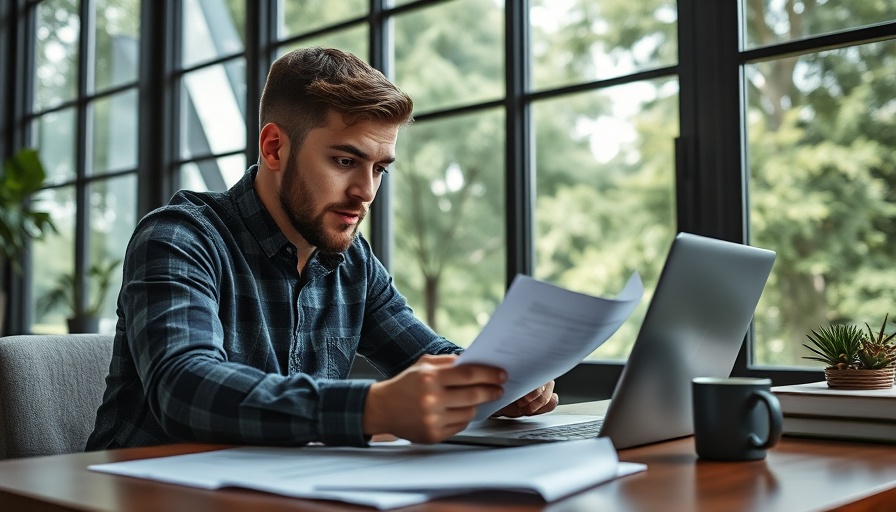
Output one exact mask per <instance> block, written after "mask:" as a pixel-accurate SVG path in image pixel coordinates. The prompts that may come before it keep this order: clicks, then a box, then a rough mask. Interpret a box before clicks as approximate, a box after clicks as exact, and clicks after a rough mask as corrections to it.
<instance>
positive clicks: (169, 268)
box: [87, 168, 460, 450]
mask: <svg viewBox="0 0 896 512" xmlns="http://www.w3.org/2000/svg"><path fill="white" fill-rule="evenodd" d="M256 172H257V169H255V168H252V169H250V170H249V171H248V172H247V173H246V174H245V176H244V177H243V178H242V179H241V180H240V181H239V182H238V183H237V184H236V185H234V186H233V187H232V188H231V189H230V190H229V191H227V192H225V193H195V192H187V191H181V192H178V193H177V194H176V195H175V196H174V197H173V199H172V200H171V202H170V203H169V204H168V205H167V206H165V207H162V208H160V209H158V210H155V211H153V212H152V213H150V214H149V215H147V216H146V217H145V218H143V219H142V220H141V221H140V223H139V224H138V226H137V229H136V230H135V233H134V235H133V237H132V238H131V241H130V243H129V245H128V248H127V252H126V256H125V261H124V269H123V271H124V276H123V280H122V282H123V285H122V288H121V292H120V294H119V297H118V322H117V326H116V332H115V344H114V350H113V354H112V360H111V363H110V366H109V375H108V377H107V378H106V391H105V394H104V397H103V403H102V405H101V406H100V407H99V409H98V411H97V417H96V426H95V428H94V431H93V433H92V434H91V436H90V439H89V440H88V442H87V449H88V450H97V449H105V448H116V447H127V446H143V445H153V444H164V443H171V442H177V441H202V442H223V443H239V444H269V445H271V444H277V445H298V444H305V443H308V442H312V441H319V442H323V443H326V444H330V445H355V446H363V445H366V444H367V441H368V439H367V438H366V437H365V436H364V433H363V430H362V416H363V411H364V400H365V398H366V396H367V392H368V390H369V388H370V385H371V384H372V382H373V381H369V380H349V379H346V377H347V376H348V374H349V370H350V369H351V365H352V361H353V358H354V356H355V353H356V352H357V353H359V354H361V355H363V356H365V357H366V358H367V359H368V360H369V361H370V362H371V363H372V364H373V366H374V367H376V368H377V369H378V370H379V371H380V372H381V373H382V374H383V375H384V376H385V377H391V376H394V375H396V374H398V373H399V372H401V371H402V370H403V369H405V368H407V367H408V366H410V365H411V364H412V363H414V362H415V361H416V360H417V359H418V358H419V357H420V356H422V355H424V354H427V353H431V354H439V353H456V352H458V351H459V350H460V349H459V348H458V347H457V346H455V345H453V344H452V343H450V342H448V341H447V340H445V339H444V338H441V337H439V336H438V335H436V334H435V333H434V332H432V330H430V329H429V328H428V327H426V326H425V325H424V324H423V323H422V322H420V321H419V320H418V319H416V318H415V317H414V315H413V312H412V311H411V309H410V308H409V307H408V306H407V303H406V301H405V299H404V297H402V296H401V294H400V293H399V292H398V291H397V290H396V289H395V287H394V285H393V283H392V278H391V277H390V276H389V274H388V273H387V271H386V270H385V268H384V267H383V266H382V264H381V263H380V262H379V261H378V260H377V259H376V257H375V256H374V255H373V253H372V252H371V250H370V246H369V245H368V244H367V242H366V241H365V240H364V239H363V238H362V237H361V236H358V238H357V239H356V240H355V241H354V243H353V244H352V245H351V247H350V248H349V249H348V250H346V251H345V252H344V253H340V254H332V253H321V252H317V253H315V255H314V256H313V257H312V258H311V259H310V260H309V261H308V263H307V265H306V266H305V269H304V272H303V273H302V275H301V276H299V273H298V272H297V270H296V265H297V262H298V260H297V257H296V251H295V248H294V247H293V246H292V244H290V243H289V242H288V241H287V239H286V237H285V236H284V235H283V234H282V233H281V232H280V230H279V229H278V227H277V225H276V224H275V223H274V220H273V219H272V218H271V216H270V214H269V213H268V212H267V210H265V208H264V206H263V205H262V203H261V201H260V199H259V197H258V195H257V194H256V193H255V191H254V189H253V186H252V185H253V182H254V178H255V175H256Z"/></svg>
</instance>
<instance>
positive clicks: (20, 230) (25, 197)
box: [0, 148, 56, 272]
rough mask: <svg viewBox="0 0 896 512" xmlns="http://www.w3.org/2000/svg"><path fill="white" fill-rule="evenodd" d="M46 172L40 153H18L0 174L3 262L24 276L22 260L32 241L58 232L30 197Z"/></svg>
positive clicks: (0, 229)
mask: <svg viewBox="0 0 896 512" xmlns="http://www.w3.org/2000/svg"><path fill="white" fill-rule="evenodd" d="M44 179H46V172H45V171H44V167H43V165H42V164H41V161H40V158H39V157H38V154H37V151H35V150H33V149H29V148H25V149H22V150H19V152H18V153H16V154H15V155H13V157H12V158H10V159H9V160H7V161H6V162H5V163H4V166H3V173H2V174H0V261H2V260H3V259H7V260H9V262H10V263H11V264H12V266H13V269H14V270H16V271H17V272H21V270H22V266H21V262H20V261H19V258H20V257H21V256H22V254H23V253H24V251H25V247H26V244H27V241H28V240H29V239H32V238H34V239H39V238H42V237H43V236H44V235H45V234H46V233H48V232H50V231H55V230H56V228H55V226H54V224H53V221H52V219H50V214H49V213H47V212H43V211H39V210H35V209H34V208H33V204H32V203H30V202H29V199H30V198H31V195H32V194H34V193H35V192H37V191H38V190H40V189H41V187H42V186H43V183H44Z"/></svg>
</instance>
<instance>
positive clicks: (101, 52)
mask: <svg viewBox="0 0 896 512" xmlns="http://www.w3.org/2000/svg"><path fill="white" fill-rule="evenodd" d="M95 64H96V65H95V79H94V80H95V83H94V87H95V88H96V90H98V91H101V90H103V89H106V88H108V87H114V86H116V85H122V84H126V83H128V82H133V81H135V80H137V70H138V69H139V68H140V0H96V63H95Z"/></svg>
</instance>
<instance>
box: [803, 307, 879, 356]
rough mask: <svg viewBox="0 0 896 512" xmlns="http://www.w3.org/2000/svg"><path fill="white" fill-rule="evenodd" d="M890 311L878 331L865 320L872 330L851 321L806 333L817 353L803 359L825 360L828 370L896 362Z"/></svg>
mask: <svg viewBox="0 0 896 512" xmlns="http://www.w3.org/2000/svg"><path fill="white" fill-rule="evenodd" d="M888 318H889V314H888V315H886V316H885V317H884V321H883V324H882V325H881V326H880V330H879V331H878V332H877V333H875V332H873V331H872V330H871V326H870V325H868V323H865V327H866V328H867V330H868V332H867V333H865V332H864V331H863V330H862V329H861V328H859V327H858V326H855V325H850V324H832V325H829V326H827V327H820V328H819V329H818V330H814V329H813V330H812V331H811V332H810V333H809V334H807V335H806V337H807V338H809V341H810V342H811V345H809V344H805V343H804V344H803V346H804V347H806V348H808V349H809V350H810V351H811V352H812V354H813V355H811V356H804V357H803V359H810V360H813V361H820V362H822V363H825V365H826V369H838V370H846V369H864V370H874V369H879V368H886V367H888V366H893V365H894V364H896V341H894V338H896V332H894V333H892V334H887V333H886V327H887V320H888Z"/></svg>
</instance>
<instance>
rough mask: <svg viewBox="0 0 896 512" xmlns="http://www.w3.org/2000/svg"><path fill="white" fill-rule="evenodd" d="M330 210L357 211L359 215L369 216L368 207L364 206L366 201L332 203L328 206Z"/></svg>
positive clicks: (362, 216) (360, 216) (361, 216)
mask: <svg viewBox="0 0 896 512" xmlns="http://www.w3.org/2000/svg"><path fill="white" fill-rule="evenodd" d="M327 209H328V210H336V211H340V212H352V213H354V212H357V213H358V217H359V218H361V219H363V218H364V217H366V216H367V210H368V208H367V207H366V206H364V203H355V202H345V203H330V204H329V205H328V206H327Z"/></svg>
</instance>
